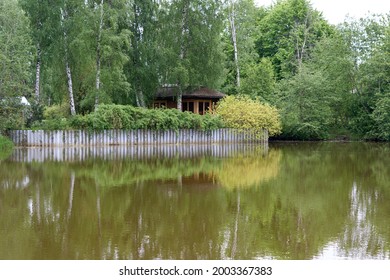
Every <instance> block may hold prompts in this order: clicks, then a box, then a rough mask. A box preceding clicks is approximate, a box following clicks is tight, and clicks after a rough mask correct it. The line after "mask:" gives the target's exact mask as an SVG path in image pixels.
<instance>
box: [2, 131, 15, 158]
mask: <svg viewBox="0 0 390 280" xmlns="http://www.w3.org/2000/svg"><path fill="white" fill-rule="evenodd" d="M13 147H14V144H13V143H12V141H11V140H9V139H8V138H6V137H4V136H1V135H0V160H1V159H5V158H7V157H8V156H9V155H10V154H11V153H12V149H13Z"/></svg>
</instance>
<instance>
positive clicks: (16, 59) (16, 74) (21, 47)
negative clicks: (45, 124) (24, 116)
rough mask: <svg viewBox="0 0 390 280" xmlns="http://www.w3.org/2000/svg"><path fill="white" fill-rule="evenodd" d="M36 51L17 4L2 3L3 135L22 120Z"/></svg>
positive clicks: (0, 108)
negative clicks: (22, 99)
mask: <svg viewBox="0 0 390 280" xmlns="http://www.w3.org/2000/svg"><path fill="white" fill-rule="evenodd" d="M32 52H33V47H32V40H31V37H30V30H29V24H28V19H27V17H26V16H25V14H24V12H23V10H22V9H21V7H20V6H19V4H18V2H17V1H16V0H4V1H1V2H0V103H1V105H0V131H1V130H3V129H5V128H11V127H12V126H14V125H16V121H17V120H20V116H21V111H20V110H19V109H20V101H21V99H20V98H21V97H22V96H24V95H26V96H29V95H30V93H31V84H30V70H31V68H30V65H31V63H32V60H33V57H32ZM19 125H20V124H19Z"/></svg>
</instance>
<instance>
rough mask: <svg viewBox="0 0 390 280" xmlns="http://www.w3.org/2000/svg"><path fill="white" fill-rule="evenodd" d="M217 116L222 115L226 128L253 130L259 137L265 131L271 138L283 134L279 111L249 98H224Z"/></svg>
mask: <svg viewBox="0 0 390 280" xmlns="http://www.w3.org/2000/svg"><path fill="white" fill-rule="evenodd" d="M216 114H217V115H220V116H221V118H222V120H223V121H224V122H225V124H226V126H228V127H231V128H236V129H243V130H253V131H255V132H257V133H259V135H261V134H262V131H263V129H266V130H268V133H269V135H270V136H274V135H277V134H279V133H280V132H281V123H280V117H279V112H278V110H277V109H276V108H275V107H272V106H270V105H268V104H262V103H261V102H259V101H257V100H253V99H251V98H250V97H249V96H245V95H237V96H227V97H225V98H223V99H222V100H221V101H220V102H219V103H218V105H217V109H216Z"/></svg>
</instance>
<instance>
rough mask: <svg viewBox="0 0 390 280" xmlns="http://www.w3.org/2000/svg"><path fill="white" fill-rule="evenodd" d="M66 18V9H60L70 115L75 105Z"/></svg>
mask: <svg viewBox="0 0 390 280" xmlns="http://www.w3.org/2000/svg"><path fill="white" fill-rule="evenodd" d="M65 18H66V11H64V10H62V9H61V25H62V28H63V30H64V50H65V70H66V77H67V79H68V94H69V106H70V114H71V115H72V116H75V115H76V107H75V103H74V95H73V82H72V71H71V69H70V66H69V56H68V42H67V41H68V40H67V34H66V29H65V27H64V20H65Z"/></svg>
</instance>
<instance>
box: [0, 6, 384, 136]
mask: <svg viewBox="0 0 390 280" xmlns="http://www.w3.org/2000/svg"><path fill="white" fill-rule="evenodd" d="M389 19H390V13H387V14H383V15H369V16H367V17H366V18H362V19H350V18H347V19H346V20H345V22H344V23H342V24H339V25H337V26H335V25H331V24H329V23H328V22H327V21H326V20H325V18H324V17H323V15H322V13H321V12H320V11H317V10H316V9H314V8H313V7H312V5H311V3H310V1H307V0H282V1H276V3H274V4H272V5H271V6H268V7H264V6H263V7H257V6H256V5H255V4H254V1H253V0H216V1H215V0H193V1H189V0H116V1H112V0H106V1H104V0H84V1H79V0H55V1H52V0H50V1H49V0H4V1H2V2H1V3H0V27H1V28H0V58H1V59H0V61H1V62H0V63H1V66H0V99H1V100H2V101H1V102H2V108H1V112H0V119H2V121H1V123H2V124H1V125H0V128H1V129H6V128H10V127H12V126H18V125H21V124H20V122H19V123H17V122H16V120H17V119H18V118H9V116H10V115H12V114H18V112H19V111H18V109H17V108H18V104H17V102H15V97H20V96H26V97H28V99H29V100H30V101H31V103H32V108H33V111H34V112H35V113H34V117H33V118H36V119H37V120H39V119H40V118H42V114H40V112H41V110H42V106H46V107H47V106H53V105H59V104H62V107H65V111H66V112H67V113H68V114H69V115H77V114H82V115H84V114H88V113H90V112H93V111H94V110H95V109H96V108H97V107H98V106H99V104H110V103H114V104H130V105H133V106H138V107H148V106H149V105H150V103H151V101H152V100H153V96H154V94H155V92H156V90H157V89H158V88H159V87H161V86H163V85H167V84H169V85H172V84H173V85H176V86H177V87H178V96H177V106H178V108H180V107H181V94H182V92H183V91H184V90H185V89H186V88H187V87H189V86H207V87H210V88H214V89H218V90H221V91H222V92H224V93H226V94H228V95H237V94H245V95H248V96H250V97H251V98H253V99H258V100H260V101H261V102H263V103H268V104H270V105H272V106H275V107H277V108H278V110H279V112H280V115H281V120H282V134H281V136H280V137H281V138H286V139H327V138H329V137H346V138H359V139H370V140H390V115H389V114H388V112H389V111H390V86H389V85H390V83H389V79H390V55H389V50H390V27H389ZM5 100H7V102H6V101H5ZM10 104H11V105H12V106H11V105H10ZM19 107H20V106H19Z"/></svg>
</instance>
